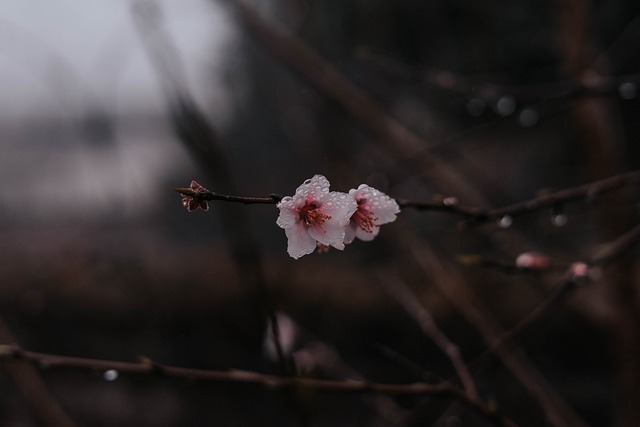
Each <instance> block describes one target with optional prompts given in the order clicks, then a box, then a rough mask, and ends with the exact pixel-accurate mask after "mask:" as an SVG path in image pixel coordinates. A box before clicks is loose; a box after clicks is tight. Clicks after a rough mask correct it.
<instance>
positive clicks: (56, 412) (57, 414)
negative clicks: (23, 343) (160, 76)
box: [0, 319, 75, 427]
mask: <svg viewBox="0 0 640 427" xmlns="http://www.w3.org/2000/svg"><path fill="white" fill-rule="evenodd" d="M15 342H16V339H15V337H14V336H13V333H12V332H11V330H10V329H9V327H8V326H7V325H6V324H5V322H4V321H3V320H2V319H0V347H1V348H16V344H15ZM2 368H4V370H5V372H6V373H7V376H8V377H9V378H10V379H11V380H12V381H13V382H14V384H15V386H16V388H17V389H18V391H19V392H20V394H22V396H23V398H24V399H25V401H26V402H27V404H28V405H29V407H30V408H31V411H33V415H34V416H35V417H36V419H37V420H38V422H39V425H41V426H43V427H73V426H75V423H74V422H73V420H72V419H71V418H70V417H69V415H68V414H67V413H66V412H65V410H64V408H63V407H62V405H61V404H60V402H58V401H57V400H56V398H55V396H53V395H52V394H51V392H50V391H49V389H48V388H47V385H46V384H45V382H44V381H43V380H42V377H41V376H40V373H39V372H38V371H37V370H36V369H35V368H34V367H33V366H31V365H29V364H28V363H25V362H24V361H23V360H5V361H4V363H3V364H2Z"/></svg>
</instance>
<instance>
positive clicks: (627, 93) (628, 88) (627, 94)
mask: <svg viewBox="0 0 640 427" xmlns="http://www.w3.org/2000/svg"><path fill="white" fill-rule="evenodd" d="M618 94H619V95H620V98H622V99H633V98H635V97H636V96H638V86H636V84H635V83H631V82H624V83H622V84H620V86H618Z"/></svg>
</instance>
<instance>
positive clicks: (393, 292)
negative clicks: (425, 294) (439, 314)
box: [380, 274, 480, 401]
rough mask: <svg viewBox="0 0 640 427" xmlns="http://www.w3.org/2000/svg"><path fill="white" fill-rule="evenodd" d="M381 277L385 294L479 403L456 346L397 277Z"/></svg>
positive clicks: (474, 385)
mask: <svg viewBox="0 0 640 427" xmlns="http://www.w3.org/2000/svg"><path fill="white" fill-rule="evenodd" d="M381 276H382V277H381V278H380V279H381V282H382V285H383V287H384V289H385V290H386V291H387V293H388V294H389V295H390V296H391V297H392V298H394V299H395V300H396V301H397V302H398V303H399V304H400V305H401V306H402V308H404V310H405V312H406V313H407V314H408V315H409V316H411V317H412V318H413V319H414V320H415V321H416V323H417V324H418V325H419V326H420V328H421V329H422V331H423V332H424V333H425V335H427V336H428V337H429V338H430V339H431V340H432V341H433V343H434V344H435V345H436V346H438V348H439V349H440V351H442V353H444V355H445V356H447V358H449V360H450V361H451V364H452V365H453V368H454V369H455V371H456V374H457V375H458V378H460V381H461V382H462V385H463V388H464V390H465V392H466V393H467V395H468V396H469V399H470V400H473V401H479V400H480V397H479V396H478V390H477V387H476V384H475V381H474V380H473V376H472V375H471V372H469V368H468V367H467V364H466V363H465V361H464V359H463V358H462V355H461V354H460V349H459V348H458V346H457V345H456V344H454V343H453V342H452V341H451V340H450V339H449V337H447V335H446V334H445V333H444V332H443V331H442V329H440V328H439V327H438V325H437V324H436V322H435V320H434V318H433V316H431V313H429V311H428V310H427V309H426V308H425V307H424V305H423V304H421V303H420V301H419V300H418V298H417V297H416V296H415V295H414V294H413V292H411V290H410V289H409V288H408V287H407V285H406V284H404V283H403V282H402V281H401V280H400V278H399V277H398V276H397V275H391V274H384V275H382V274H381Z"/></svg>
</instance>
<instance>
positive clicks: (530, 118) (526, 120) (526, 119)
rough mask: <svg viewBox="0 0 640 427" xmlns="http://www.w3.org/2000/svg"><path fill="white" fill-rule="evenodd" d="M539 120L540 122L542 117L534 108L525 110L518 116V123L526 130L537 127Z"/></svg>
mask: <svg viewBox="0 0 640 427" xmlns="http://www.w3.org/2000/svg"><path fill="white" fill-rule="evenodd" d="M538 120H540V115H539V114H538V112H537V111H536V110H534V109H533V108H525V109H524V110H522V111H521V112H520V115H519V116H518V123H520V126H522V127H525V128H530V127H533V126H535V125H537V124H538Z"/></svg>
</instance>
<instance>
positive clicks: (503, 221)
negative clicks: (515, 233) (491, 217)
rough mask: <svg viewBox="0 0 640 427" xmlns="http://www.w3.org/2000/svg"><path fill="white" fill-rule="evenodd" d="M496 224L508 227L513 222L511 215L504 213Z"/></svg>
mask: <svg viewBox="0 0 640 427" xmlns="http://www.w3.org/2000/svg"><path fill="white" fill-rule="evenodd" d="M497 224H498V227H500V228H509V227H511V224H513V217H512V216H511V215H505V216H503V217H502V218H500V219H499V220H498V222H497Z"/></svg>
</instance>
